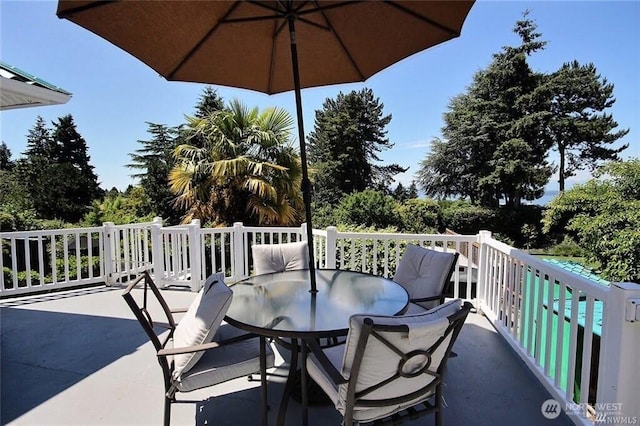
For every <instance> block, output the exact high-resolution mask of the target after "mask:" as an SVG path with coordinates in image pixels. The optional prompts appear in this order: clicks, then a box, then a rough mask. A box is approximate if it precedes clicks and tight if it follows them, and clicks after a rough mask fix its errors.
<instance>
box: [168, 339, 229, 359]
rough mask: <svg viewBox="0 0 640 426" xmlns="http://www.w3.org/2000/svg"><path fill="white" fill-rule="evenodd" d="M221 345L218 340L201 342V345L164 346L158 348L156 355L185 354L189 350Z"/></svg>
mask: <svg viewBox="0 0 640 426" xmlns="http://www.w3.org/2000/svg"><path fill="white" fill-rule="evenodd" d="M220 346H222V345H221V344H220V343H218V342H210V343H203V344H201V345H193V346H184V347H181V348H164V349H160V350H159V351H158V353H157V355H158V356H169V355H178V354H187V353H191V352H201V351H206V350H209V349H215V348H219V347H220Z"/></svg>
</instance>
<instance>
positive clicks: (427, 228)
mask: <svg viewBox="0 0 640 426" xmlns="http://www.w3.org/2000/svg"><path fill="white" fill-rule="evenodd" d="M396 214H397V217H398V222H399V228H400V231H401V232H405V233H410V234H431V233H434V232H438V230H439V229H440V228H441V220H442V219H441V214H440V206H439V205H438V203H437V202H436V201H434V200H428V199H426V200H425V199H419V198H413V199H410V200H407V201H405V202H404V203H402V204H401V205H399V206H397V208H396Z"/></svg>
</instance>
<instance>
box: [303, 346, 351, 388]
mask: <svg viewBox="0 0 640 426" xmlns="http://www.w3.org/2000/svg"><path fill="white" fill-rule="evenodd" d="M306 345H307V346H308V347H309V350H310V351H311V353H312V354H313V356H314V357H315V358H316V359H317V360H318V362H319V363H320V365H321V366H322V368H323V369H324V371H325V372H326V373H327V374H328V375H329V378H330V379H331V380H332V381H333V383H335V384H336V385H341V384H343V383H347V382H348V381H349V380H347V379H345V378H344V377H343V376H342V374H340V372H339V371H338V370H337V369H336V367H335V366H334V365H333V363H332V362H331V361H329V358H327V355H325V353H324V351H323V350H322V348H321V347H320V344H319V343H318V342H317V341H316V340H309V341H307V342H306Z"/></svg>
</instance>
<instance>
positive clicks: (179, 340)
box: [173, 273, 233, 379]
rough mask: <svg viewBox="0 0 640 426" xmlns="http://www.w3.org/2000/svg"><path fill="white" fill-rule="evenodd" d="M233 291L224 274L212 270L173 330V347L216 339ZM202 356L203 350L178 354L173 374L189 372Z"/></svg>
mask: <svg viewBox="0 0 640 426" xmlns="http://www.w3.org/2000/svg"><path fill="white" fill-rule="evenodd" d="M232 296H233V292H232V291H231V289H229V287H227V286H226V284H225V283H224V274H223V273H218V274H213V275H211V276H210V277H209V278H207V280H206V282H205V283H204V286H203V287H202V289H201V290H200V292H199V293H198V294H197V296H196V298H195V299H194V301H193V302H192V303H191V306H189V309H188V310H187V312H186V313H185V315H184V316H183V317H182V320H180V323H178V325H177V326H176V329H175V331H174V333H173V347H174V348H183V347H187V346H193V345H200V344H202V343H208V342H211V341H212V340H213V336H214V335H215V334H216V331H217V330H218V327H219V326H220V323H221V322H222V320H223V319H224V316H225V314H226V313H227V310H228V309H229V305H230V304H231V298H232ZM202 356H203V352H192V353H186V354H178V355H175V356H174V358H173V360H174V370H173V378H174V379H177V378H179V377H180V376H181V375H183V374H184V373H186V372H188V371H189V370H190V369H191V368H192V367H193V366H194V365H195V364H196V363H197V362H198V360H199V359H200V358H201V357H202Z"/></svg>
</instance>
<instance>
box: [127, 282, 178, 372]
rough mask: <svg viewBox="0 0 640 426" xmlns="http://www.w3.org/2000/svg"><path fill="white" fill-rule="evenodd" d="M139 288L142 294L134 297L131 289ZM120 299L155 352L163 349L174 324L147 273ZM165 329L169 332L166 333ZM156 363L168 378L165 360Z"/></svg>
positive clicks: (160, 359)
mask: <svg viewBox="0 0 640 426" xmlns="http://www.w3.org/2000/svg"><path fill="white" fill-rule="evenodd" d="M139 286H142V293H141V294H139V295H135V296H134V294H133V289H134V288H136V287H139ZM122 297H123V298H124V300H125V301H126V302H127V305H128V306H129V308H130V309H131V311H132V312H133V314H134V315H135V317H136V319H137V320H138V322H139V323H140V325H141V326H142V328H143V329H144V331H145V333H146V334H147V336H148V337H149V340H151V342H152V343H153V347H154V348H155V349H156V352H157V351H159V350H160V349H163V348H164V347H165V346H166V345H167V342H169V341H170V340H171V339H172V338H173V333H174V331H175V329H176V322H175V320H174V318H173V314H172V313H171V310H170V309H169V306H168V305H167V302H166V301H165V300H164V298H163V297H162V294H161V293H160V290H159V289H158V287H157V286H156V284H155V283H154V282H153V279H152V278H151V276H150V275H149V273H148V272H147V271H145V272H143V273H142V275H140V276H139V277H138V278H137V279H135V280H134V281H132V282H131V283H130V284H129V285H128V286H127V288H126V289H125V290H124V292H123V293H122ZM152 312H153V313H154V314H160V321H162V322H156V321H154V319H153V317H152V316H151V314H152ZM167 329H168V330H169V332H168V333H167ZM158 362H159V363H160V366H161V367H162V370H163V373H164V374H165V378H168V377H169V376H170V374H171V370H170V366H169V363H168V362H167V359H166V358H165V357H158Z"/></svg>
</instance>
